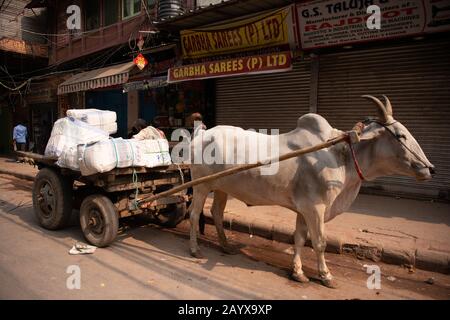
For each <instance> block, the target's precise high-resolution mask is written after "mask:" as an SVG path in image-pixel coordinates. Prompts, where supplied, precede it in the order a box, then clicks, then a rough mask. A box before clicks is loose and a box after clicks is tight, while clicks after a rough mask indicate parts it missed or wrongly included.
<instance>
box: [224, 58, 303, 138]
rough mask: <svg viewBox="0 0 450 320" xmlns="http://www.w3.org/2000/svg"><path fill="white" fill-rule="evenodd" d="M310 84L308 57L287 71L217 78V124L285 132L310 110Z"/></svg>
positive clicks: (292, 127) (293, 126)
mask: <svg viewBox="0 0 450 320" xmlns="http://www.w3.org/2000/svg"><path fill="white" fill-rule="evenodd" d="M309 85H310V60H309V59H308V60H303V61H302V62H299V63H295V64H294V68H293V70H292V71H289V72H283V73H274V74H265V75H250V76H241V77H232V78H223V79H218V80H217V82H216V123H217V124H218V125H233V126H238V127H242V128H245V129H250V128H251V129H280V132H282V133H283V132H288V131H290V130H292V129H294V128H295V126H296V124H297V119H298V118H299V117H300V116H301V115H303V114H305V113H308V112H309Z"/></svg>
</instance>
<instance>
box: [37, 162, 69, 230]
mask: <svg viewBox="0 0 450 320" xmlns="http://www.w3.org/2000/svg"><path fill="white" fill-rule="evenodd" d="M72 202H73V180H72V179H71V178H68V177H64V176H63V175H61V173H59V172H57V171H56V170H54V169H50V168H43V169H41V170H39V172H38V174H37V175H36V178H35V180H34V184H33V209H34V214H35V215H36V218H37V220H38V222H39V224H40V225H41V226H42V227H43V228H45V229H49V230H58V229H61V228H64V227H65V226H67V225H68V224H69V222H70V217H71V215H72Z"/></svg>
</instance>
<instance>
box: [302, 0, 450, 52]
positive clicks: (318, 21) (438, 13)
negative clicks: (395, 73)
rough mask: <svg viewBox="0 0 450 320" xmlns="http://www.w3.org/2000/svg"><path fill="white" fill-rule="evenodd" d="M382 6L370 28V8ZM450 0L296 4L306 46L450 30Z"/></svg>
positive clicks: (335, 0)
mask: <svg viewBox="0 0 450 320" xmlns="http://www.w3.org/2000/svg"><path fill="white" fill-rule="evenodd" d="M371 5H377V6H378V7H379V8H380V11H381V12H380V27H381V28H380V29H369V28H368V27H367V23H366V21H367V19H368V18H369V17H371V16H372V13H367V8H368V7H369V6H371ZM449 6H450V1H449V0H325V1H323V0H321V1H313V2H307V3H301V4H298V5H297V12H298V16H299V19H298V21H299V24H300V28H299V29H300V39H301V46H302V48H303V49H312V48H320V47H329V46H335V45H343V44H349V43H355V42H366V41H371V40H380V39H389V38H398V37H402V36H411V35H417V34H421V33H430V32H436V31H445V30H450V18H449V13H450V7H449Z"/></svg>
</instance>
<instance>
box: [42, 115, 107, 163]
mask: <svg viewBox="0 0 450 320" xmlns="http://www.w3.org/2000/svg"><path fill="white" fill-rule="evenodd" d="M108 139H109V134H108V133H107V132H106V131H103V130H100V129H97V128H95V127H92V126H90V125H88V124H86V123H84V122H82V121H79V120H76V119H74V118H69V117H66V118H62V119H59V120H57V121H56V122H55V124H54V125H53V129H52V133H51V136H50V139H49V141H48V143H47V147H46V148H45V155H46V156H52V157H58V161H57V163H56V164H57V165H58V166H60V167H62V168H69V169H72V170H76V171H79V164H78V149H77V147H78V145H79V144H89V143H95V142H98V141H101V140H108Z"/></svg>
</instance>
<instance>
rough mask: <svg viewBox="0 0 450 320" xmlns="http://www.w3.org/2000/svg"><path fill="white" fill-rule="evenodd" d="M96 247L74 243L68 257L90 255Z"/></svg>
mask: <svg viewBox="0 0 450 320" xmlns="http://www.w3.org/2000/svg"><path fill="white" fill-rule="evenodd" d="M96 249H97V247H94V246H90V245H87V244H82V243H76V244H75V245H74V246H73V247H72V248H71V249H70V250H69V254H70V255H80V254H92V253H94V252H95V250H96Z"/></svg>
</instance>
